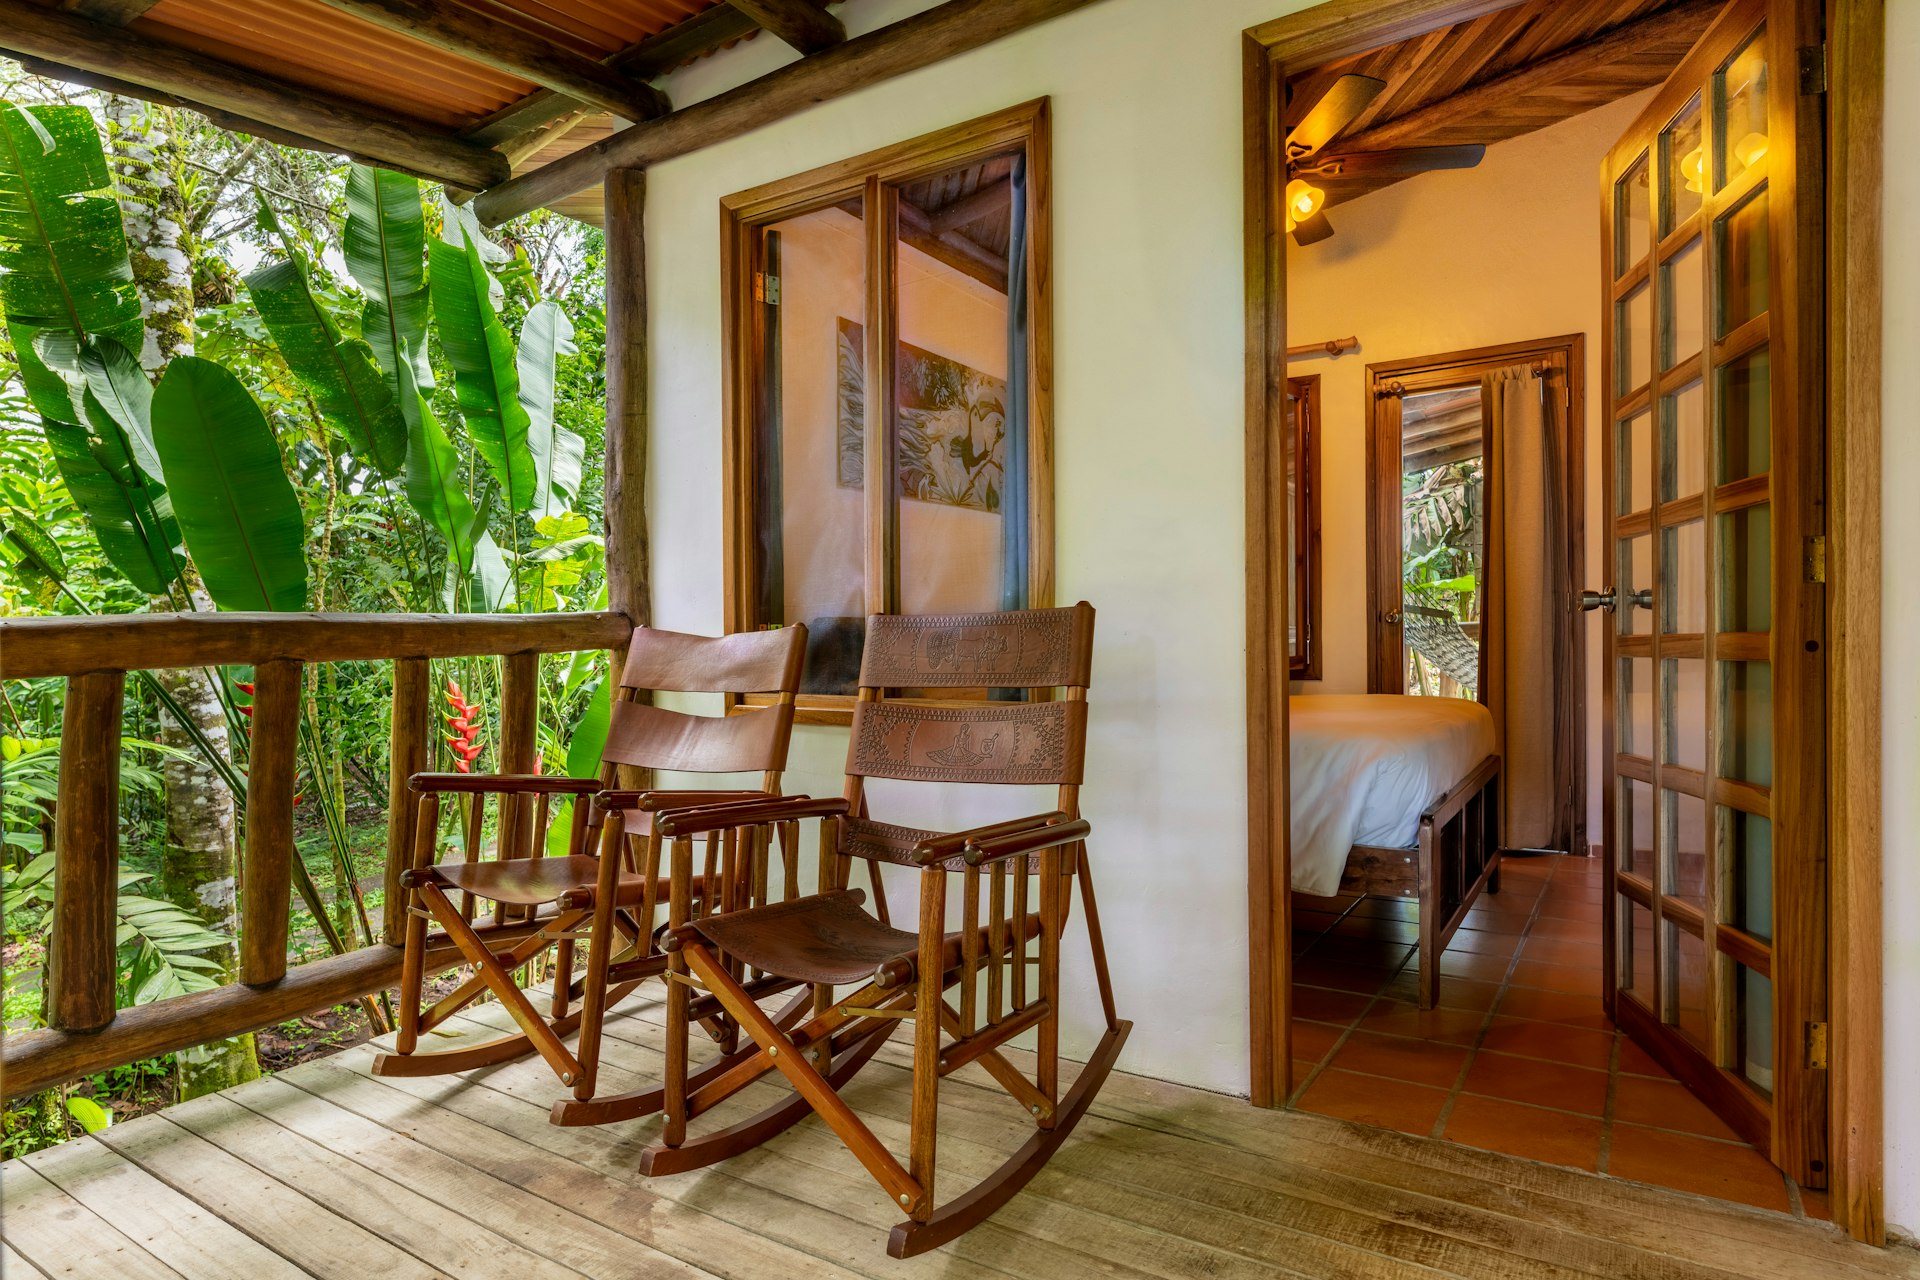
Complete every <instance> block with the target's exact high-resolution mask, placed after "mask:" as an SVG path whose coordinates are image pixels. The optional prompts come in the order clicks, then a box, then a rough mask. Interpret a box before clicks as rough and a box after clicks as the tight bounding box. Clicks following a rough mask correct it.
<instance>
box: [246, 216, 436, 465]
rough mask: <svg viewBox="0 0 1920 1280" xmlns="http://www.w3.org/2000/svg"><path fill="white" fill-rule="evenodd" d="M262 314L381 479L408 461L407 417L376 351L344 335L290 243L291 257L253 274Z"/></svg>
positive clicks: (318, 400) (317, 398) (293, 365)
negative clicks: (315, 292)
mask: <svg viewBox="0 0 1920 1280" xmlns="http://www.w3.org/2000/svg"><path fill="white" fill-rule="evenodd" d="M247 291H248V292H249V293H251V294H252V295H253V303H254V306H255V307H256V308H257V309H258V310H259V312H260V319H261V321H262V322H264V323H265V324H266V326H267V332H268V333H270V334H272V335H273V341H274V344H275V345H276V346H278V347H279V348H280V354H281V355H282V356H283V357H285V359H286V362H287V367H288V368H289V369H291V370H293V374H294V376H295V377H297V378H298V379H300V381H301V383H302V384H303V385H305V387H306V388H307V390H308V391H310V392H312V393H313V399H314V403H315V404H317V405H318V406H319V408H320V416H321V417H322V418H324V419H326V422H327V425H328V426H330V427H332V428H333V429H334V430H335V431H336V432H338V433H339V434H340V435H341V436H343V437H345V438H346V439H347V440H348V441H349V442H350V444H351V445H352V448H353V451H354V452H355V453H356V454H357V455H358V456H359V457H360V458H361V459H362V460H363V461H365V462H366V463H368V464H369V465H370V466H372V467H373V469H374V470H375V471H377V472H379V473H380V474H381V475H382V476H392V475H395V474H397V473H398V472H399V470H400V468H402V467H403V466H405V465H406V462H407V422H406V419H405V418H404V417H402V416H401V413H400V405H399V402H398V401H397V400H396V399H395V397H394V387H393V386H392V385H390V384H389V383H388V381H387V379H386V377H385V376H384V375H383V374H382V373H381V371H380V368H379V366H378V365H376V364H375V363H374V349H373V348H372V347H371V346H369V345H368V344H367V343H365V342H362V341H361V340H359V339H358V338H348V337H344V336H342V335H341V333H340V332H339V330H338V329H336V328H335V327H334V324H333V320H332V319H331V318H330V317H329V316H328V315H327V313H326V312H325V311H324V310H322V309H321V307H320V304H319V303H318V302H317V301H315V299H314V296H313V290H312V289H310V288H309V287H308V285H307V272H306V264H305V263H304V262H302V261H301V260H300V258H299V257H298V256H296V254H295V253H294V251H293V250H292V248H291V246H289V247H288V256H287V258H286V260H285V261H282V262H275V263H272V264H270V265H268V266H265V267H262V268H260V270H258V271H256V272H254V273H253V274H252V275H250V276H248V277H247Z"/></svg>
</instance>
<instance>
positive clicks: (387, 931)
mask: <svg viewBox="0 0 1920 1280" xmlns="http://www.w3.org/2000/svg"><path fill="white" fill-rule="evenodd" d="M388 724H389V727H388V738H387V860H386V864H385V868H384V876H383V882H384V884H385V891H384V892H385V896H384V898H383V899H382V900H383V901H384V902H385V904H386V906H385V909H384V914H383V916H382V917H381V922H380V931H381V936H382V938H384V939H385V941H386V943H387V945H388V946H390V947H397V946H400V945H401V943H402V942H404V941H405V939H406V920H407V918H406V913H405V911H404V910H403V909H402V906H403V904H404V903H405V901H406V898H407V892H406V890H405V889H403V888H401V887H400V873H401V872H403V871H405V870H407V869H408V868H409V867H411V866H412V865H413V827H414V813H415V808H416V806H415V800H414V795H413V791H412V788H410V787H409V786H408V785H407V780H408V779H410V778H411V777H413V775H414V774H416V773H422V772H424V771H425V770H426V768H427V763H428V761H429V760H431V759H432V758H433V756H432V748H431V746H430V743H431V741H432V739H431V738H430V737H429V736H428V735H429V733H430V731H431V728H432V724H433V689H432V670H431V668H430V667H428V665H427V660H426V659H425V658H401V659H399V660H398V661H396V662H395V663H394V664H393V713H392V716H391V718H390V720H389V722H388Z"/></svg>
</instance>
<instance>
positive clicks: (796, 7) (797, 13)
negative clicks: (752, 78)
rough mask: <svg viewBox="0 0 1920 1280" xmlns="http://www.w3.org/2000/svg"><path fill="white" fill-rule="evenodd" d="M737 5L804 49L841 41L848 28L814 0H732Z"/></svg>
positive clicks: (764, 27) (770, 30) (818, 48)
mask: <svg viewBox="0 0 1920 1280" xmlns="http://www.w3.org/2000/svg"><path fill="white" fill-rule="evenodd" d="M731 3H732V5H733V7H734V8H736V9H738V10H739V11H740V12H741V13H744V14H746V15H747V16H748V17H749V18H752V19H753V20H754V21H755V22H757V23H759V24H760V27H761V29H762V30H764V31H766V32H767V34H768V35H772V36H777V37H779V38H780V39H781V40H784V41H786V43H788V44H790V45H792V46H793V47H794V48H796V49H798V50H799V51H800V52H801V53H819V52H820V51H821V50H822V49H831V48H832V47H833V46H834V45H837V44H842V43H844V42H845V41H846V38H847V29H846V28H845V27H843V26H841V25H840V19H838V18H836V17H834V16H833V15H832V14H830V13H828V12H827V11H826V10H825V9H824V8H822V7H821V6H819V5H817V4H814V3H813V0H731Z"/></svg>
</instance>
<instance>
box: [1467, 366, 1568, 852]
mask: <svg viewBox="0 0 1920 1280" xmlns="http://www.w3.org/2000/svg"><path fill="white" fill-rule="evenodd" d="M1565 386H1566V371H1565V370H1564V369H1562V368H1560V367H1559V362H1558V361H1550V362H1543V363H1542V364H1541V365H1540V372H1538V373H1536V372H1535V371H1534V369H1533V368H1532V367H1530V366H1528V365H1517V366H1515V367H1513V368H1510V369H1501V370H1499V371H1497V372H1495V373H1490V374H1488V375H1487V377H1486V380H1485V382H1484V383H1483V384H1482V391H1481V396H1482V403H1483V408H1484V410H1485V422H1486V431H1487V497H1486V531H1485V532H1486V542H1485V551H1484V559H1485V564H1484V577H1485V584H1484V588H1483V589H1484V592H1485V594H1484V596H1483V597H1482V601H1481V612H1480V616H1481V620H1482V624H1483V628H1484V641H1485V642H1484V644H1483V646H1482V650H1481V652H1482V662H1483V663H1484V670H1483V672H1482V678H1481V681H1480V700H1481V701H1482V702H1484V703H1486V705H1487V709H1488V710H1489V711H1491V712H1492V713H1493V726H1494V739H1495V742H1496V743H1497V744H1498V750H1499V752H1500V756H1501V762H1502V768H1503V779H1502V782H1503V785H1502V787H1501V804H1502V809H1503V810H1504V812H1503V814H1502V831H1503V837H1502V843H1503V844H1504V845H1505V846H1506V847H1508V848H1511V849H1559V850H1563V851H1564V850H1565V849H1566V848H1567V845H1568V841H1569V837H1570V835H1571V829H1572V820H1573V811H1572V803H1573V731H1574V728H1575V724H1574V714H1575V704H1574V698H1575V697H1576V696H1577V694H1578V691H1577V690H1576V689H1575V688H1574V687H1573V684H1574V682H1573V678H1572V661H1571V659H1572V634H1571V631H1570V622H1569V619H1570V618H1571V616H1572V615H1571V614H1570V613H1569V612H1568V606H1569V601H1570V594H1569V593H1570V592H1571V590H1572V584H1571V583H1570V582H1569V581H1568V579H1567V568H1568V556H1567V548H1568V546H1569V543H1568V529H1567V512H1566V493H1567V457H1566V414H1565V410H1564V408H1563V404H1564V399H1563V396H1564V391H1563V388H1564V387H1565Z"/></svg>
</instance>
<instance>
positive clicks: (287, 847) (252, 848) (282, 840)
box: [240, 660, 304, 987]
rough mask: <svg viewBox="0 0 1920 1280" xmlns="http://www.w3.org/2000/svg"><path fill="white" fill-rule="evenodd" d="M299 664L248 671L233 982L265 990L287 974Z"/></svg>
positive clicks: (281, 663) (262, 665) (266, 665)
mask: <svg viewBox="0 0 1920 1280" xmlns="http://www.w3.org/2000/svg"><path fill="white" fill-rule="evenodd" d="M303 670H304V668H303V666H302V664H300V663H298V662H292V661H287V660H278V661H273V662H262V663H260V664H258V665H257V666H255V667H254V669H253V734H252V738H251V743H250V746H249V748H248V755H247V857H246V861H245V862H244V863H243V864H242V865H241V868H240V981H242V982H244V983H246V984H247V985H248V986H250V987H261V986H270V985H272V984H273V983H276V982H278V981H280V979H282V978H284V977H286V976H287V919H288V914H289V912H290V911H291V910H292V897H291V895H292V892H293V859H294V858H295V857H296V856H297V855H296V854H295V853H294V848H293V776H294V765H295V762H296V758H297V756H298V753H299V744H300V695H301V688H300V678H301V673H302V671H303Z"/></svg>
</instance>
